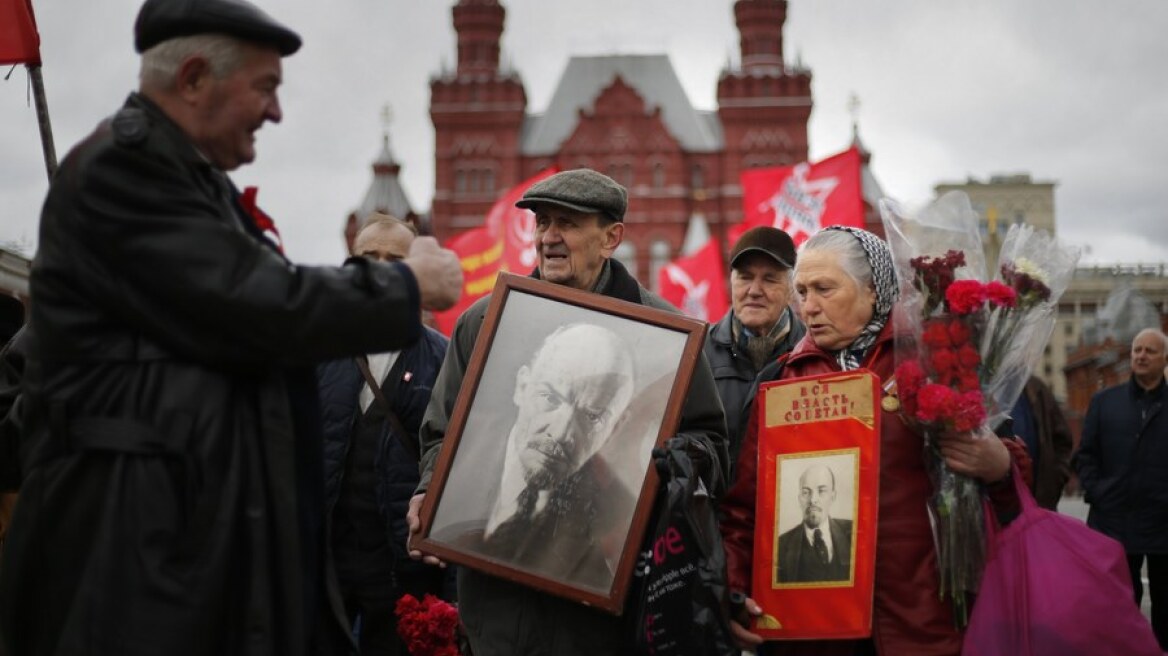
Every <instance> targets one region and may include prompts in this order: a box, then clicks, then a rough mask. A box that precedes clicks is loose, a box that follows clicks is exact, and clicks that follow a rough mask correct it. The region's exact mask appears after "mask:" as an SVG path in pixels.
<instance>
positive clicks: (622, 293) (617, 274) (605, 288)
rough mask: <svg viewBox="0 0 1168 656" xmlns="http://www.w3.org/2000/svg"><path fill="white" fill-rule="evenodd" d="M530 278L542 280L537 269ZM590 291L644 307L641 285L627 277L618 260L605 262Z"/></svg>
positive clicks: (623, 266) (625, 270)
mask: <svg viewBox="0 0 1168 656" xmlns="http://www.w3.org/2000/svg"><path fill="white" fill-rule="evenodd" d="M531 277H532V278H535V279H536V280H542V279H543V278H542V277H541V276H540V275H539V268H538V267H537V268H536V269H535V270H533V271H532V272H531ZM591 291H592V292H593V293H594V294H600V295H602V296H610V297H612V298H618V299H620V300H622V301H628V302H630V303H636V304H637V305H644V303H642V302H641V284H640V283H638V282H637V279H636V278H634V277H632V276H630V275H629V271H628V269H626V268H625V265H623V264H621V263H620V262H619V261H618V260H613V259H608V260H606V261H605V263H604V266H603V267H602V268H601V269H600V277H598V278H597V279H596V284H595V285H593V286H592V290H591Z"/></svg>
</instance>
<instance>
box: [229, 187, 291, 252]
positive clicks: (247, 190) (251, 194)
mask: <svg viewBox="0 0 1168 656" xmlns="http://www.w3.org/2000/svg"><path fill="white" fill-rule="evenodd" d="M259 192H260V190H259V187H244V188H243V193H242V194H240V196H239V204H240V205H241V206H242V207H243V211H244V212H246V213H247V215H248V216H250V217H251V220H252V222H253V223H255V225H256V227H257V228H259V229H260V232H262V233H264V234H265V235H270V238H271V239H272V241H273V242H275V244H276V249H277V250H279V251H280V252H281V253H283V252H284V240H283V239H281V238H280V231H279V230H277V229H276V222H275V221H273V220H272V217H270V216H268V215H267V213H266V212H264V211H263V210H261V209H260V207H259V205H256V196H257V195H259Z"/></svg>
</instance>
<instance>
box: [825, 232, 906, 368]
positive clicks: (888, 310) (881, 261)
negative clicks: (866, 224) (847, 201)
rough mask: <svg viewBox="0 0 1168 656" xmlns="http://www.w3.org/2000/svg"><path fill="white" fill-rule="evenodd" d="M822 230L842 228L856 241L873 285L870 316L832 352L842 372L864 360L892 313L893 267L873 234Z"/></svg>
mask: <svg viewBox="0 0 1168 656" xmlns="http://www.w3.org/2000/svg"><path fill="white" fill-rule="evenodd" d="M824 230H842V231H844V232H846V233H848V234H850V235H852V236H853V237H855V238H856V239H857V240H858V241H859V242H860V246H862V247H863V248H864V256H865V257H866V258H867V260H868V267H869V268H870V269H871V270H872V285H873V286H874V287H875V288H876V307H875V308H874V310H873V312H872V319H871V320H870V321H868V324H867V325H865V326H864V329H863V330H861V331H860V334H859V335H858V336H857V337H856V339H855V340H854V341H852V343H851V344H850V345H848V346H847V347H845V348H843V349H840V351H839V353H838V354H836V357H837V359H838V360H839V363H840V367H842V368H843V370H844V371H849V370H851V369H857V368H859V366H860V363H861V362H863V361H864V356H865V355H867V353H868V349H869V348H871V347H872V345H873V344H875V343H876V338H877V337H878V336H879V335H880V331H882V330H884V324H886V323H888V317H889V316H890V315H891V314H892V305H893V303H895V302H896V297H897V293H898V291H899V290H898V289H897V286H896V269H895V268H894V267H893V264H892V251H890V250H889V249H888V244H887V243H886V242H885V241H884V240H883V239H881V238H879V237H877V236H876V235H874V234H872V233H870V232H868V231H867V230H861V229H859V228H852V227H850V226H838V225H837V226H830V227H827V228H824Z"/></svg>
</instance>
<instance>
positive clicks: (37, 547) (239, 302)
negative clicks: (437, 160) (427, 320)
mask: <svg viewBox="0 0 1168 656" xmlns="http://www.w3.org/2000/svg"><path fill="white" fill-rule="evenodd" d="M135 45H136V47H137V49H138V50H139V52H141V53H142V63H141V74H140V86H139V91H138V93H133V94H131V95H130V97H129V98H128V99H127V100H126V103H125V105H124V106H123V108H122V109H121V110H119V111H118V112H117V113H116V114H115V115H114V116H113V117H112V118H111V119H110V120H107V121H104V122H102V123H101V124H100V125H99V126H98V127H97V129H96V130H95V131H94V132H93V133H92V134H91V135H90V136H88V137H87V138H86V139H85V140H84V141H83V142H82V143H81V144H80V145H78V146H77V147H75V148H74V149H73V151H72V152H71V153H70V154H69V155H68V156H67V157H66V158H65V159H64V161H63V162H62V164H61V168H60V170H58V171H57V173H56V175H55V177H54V178H53V181H52V184H51V186H50V189H49V194H48V198H47V199H46V201H45V206H44V212H43V215H42V217H41V232H40V248H39V251H38V253H37V256H36V259H35V261H34V263H33V270H32V277H31V288H32V296H33V297H34V298H36V303H34V304H33V305H32V308H31V317H30V323H29V326H28V338H29V340H28V341H29V345H28V349H27V353H26V356H27V358H26V361H25V369H24V374H23V375H24V380H23V389H22V395H21V403H20V408H21V412H22V416H21V417H20V425H21V427H22V430H21V438H20V439H21V444H20V458H21V462H20V468H19V471H20V476H21V481H20V486H21V487H20V492H21V496H20V502H19V503H18V504H17V509H16V512H15V517H14V518H13V521H12V526H11V528H10V530H9V533H8V536H7V538H6V544H5V547H4V553H3V563H0V653H4V654H5V655H6V656H25V655H31V654H81V653H85V654H111V655H112V654H119V655H130V654H134V655H146V654H154V655H157V654H168V655H176V654H178V655H188V654H189V655H204V654H205V655H208V656H210V655H212V654H215V655H219V654H276V653H279V654H283V655H291V654H307V653H309V652H313V653H317V652H326V651H331V650H333V649H334V648H339V649H345V650H346V651H348V650H347V645H348V643H349V642H350V641H349V640H348V637H347V631H346V629H347V627H346V626H345V620H344V616H343V614H342V612H341V609H340V608H339V605H337V604H336V603H335V602H336V595H335V594H334V593H335V583H330V581H332V580H333V579H332V578H331V575H327V574H326V569H325V567H324V566H323V565H322V563H323V562H324V559H323V548H322V545H323V530H322V527H321V525H322V515H323V503H322V498H323V491H322V488H323V481H322V463H321V442H320V426H321V423H320V417H319V406H318V399H317V394H316V381H315V378H314V375H313V367H312V365H313V364H314V363H315V362H317V361H320V360H324V359H328V358H338V357H343V356H352V355H357V354H360V353H369V352H381V351H390V350H394V349H400V348H402V347H404V346H406V345H408V344H410V343H412V342H413V341H415V340H417V339H418V337H419V336H420V335H421V332H422V326H421V322H420V314H421V309H422V308H444V307H449V306H450V305H451V304H453V302H454V301H455V299H456V298H457V296H458V292H459V289H460V288H461V281H462V280H461V272H460V269H459V265H458V261H457V258H456V257H455V256H454V255H453V253H450V252H449V251H444V250H442V249H440V248H439V247H438V245H437V243H436V242H434V241H433V240H432V239H425V238H419V239H417V240H416V241H415V242H414V244H413V247H412V248H411V250H410V252H409V255H408V256H407V257H406V258H405V260H403V261H402V262H399V263H393V264H386V263H380V262H372V261H365V260H362V261H356V262H352V263H348V264H347V265H346V266H343V267H298V266H296V265H294V264H292V263H291V262H289V261H288V260H287V259H286V258H284V256H283V255H282V253H280V252H279V250H278V248H277V246H276V244H275V243H274V242H270V241H268V240H267V238H266V237H265V235H264V232H263V229H264V228H265V227H267V224H269V223H270V219H268V218H267V217H266V216H265V215H263V214H262V212H259V211H258V210H257V209H256V208H255V206H254V202H251V203H248V202H247V201H245V200H244V198H243V197H241V194H240V193H239V192H238V190H237V189H236V188H235V186H234V185H233V184H232V183H231V181H230V179H228V177H227V175H226V172H227V171H230V170H233V169H235V168H237V167H239V166H241V165H242V164H246V163H248V162H250V161H252V160H253V159H254V158H255V155H256V153H255V133H256V131H257V130H258V129H259V128H260V127H261V126H262V125H263V124H264V123H266V122H269V121H270V122H273V123H276V122H279V120H280V118H281V108H280V103H279V100H278V96H277V93H276V92H277V88H278V86H279V84H280V81H281V57H282V56H285V55H289V54H291V53H293V52H295V51H296V50H297V48H299V46H300V38H299V37H298V36H297V35H296V34H295V33H294V32H292V31H291V30H289V29H288V28H287V27H284V26H283V25H281V24H280V23H278V22H276V21H275V20H274V19H272V18H271V17H269V16H267V15H266V14H264V13H263V12H261V11H260V10H259V9H257V8H256V7H254V6H252V5H251V4H249V3H247V2H245V1H244V0H147V2H146V3H145V5H143V7H142V9H141V12H140V14H139V16H138V21H137V23H136V25H135Z"/></svg>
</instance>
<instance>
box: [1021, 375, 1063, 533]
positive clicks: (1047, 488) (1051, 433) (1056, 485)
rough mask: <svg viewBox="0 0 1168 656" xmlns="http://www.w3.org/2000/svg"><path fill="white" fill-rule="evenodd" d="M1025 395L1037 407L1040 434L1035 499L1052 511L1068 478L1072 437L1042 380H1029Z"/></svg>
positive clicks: (1032, 405) (1035, 475)
mask: <svg viewBox="0 0 1168 656" xmlns="http://www.w3.org/2000/svg"><path fill="white" fill-rule="evenodd" d="M1025 393H1026V394H1027V395H1028V396H1029V397H1030V399H1029V400H1030V405H1031V407H1032V408H1036V409H1037V410H1038V411H1037V413H1036V416H1037V419H1038V422H1039V424H1040V425H1039V431H1038V432H1039V435H1041V436H1042V438H1041V439H1042V446H1041V448H1042V449H1044V450H1043V451H1042V452H1041V453H1040V455H1039V459H1038V467H1037V469H1038V470H1039V471H1036V472H1035V474H1034V498H1035V499H1037V500H1038V503H1039V505H1041V506H1043V507H1045V508H1049V509H1051V510H1054V509H1055V508H1056V507H1057V506H1058V501H1059V499H1060V498H1061V497H1062V493H1063V488H1064V487H1065V486H1066V484H1067V481H1068V480H1069V479H1070V478H1071V451H1072V450H1073V449H1074V446H1075V445H1074V438H1073V437H1072V435H1071V427H1070V426H1069V425H1068V424H1067V418H1066V415H1064V414H1063V411H1062V408H1060V407H1059V405H1058V401H1056V400H1055V398H1054V394H1053V393H1051V391H1050V388H1049V387H1048V386H1047V385H1046V384H1045V383H1043V382H1042V381H1041V380H1039V379H1038V378H1035V377H1033V376H1032V377H1031V378H1030V380H1029V381H1028V382H1027V384H1026V391H1025Z"/></svg>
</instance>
